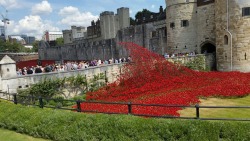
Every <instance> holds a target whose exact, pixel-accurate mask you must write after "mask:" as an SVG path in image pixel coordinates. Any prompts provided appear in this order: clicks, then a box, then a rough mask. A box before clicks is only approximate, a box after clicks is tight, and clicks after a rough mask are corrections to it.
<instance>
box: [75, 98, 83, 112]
mask: <svg viewBox="0 0 250 141" xmlns="http://www.w3.org/2000/svg"><path fill="white" fill-rule="evenodd" d="M76 105H77V112H82V109H81V101H80V100H77V101H76Z"/></svg>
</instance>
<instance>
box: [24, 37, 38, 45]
mask: <svg viewBox="0 0 250 141" xmlns="http://www.w3.org/2000/svg"><path fill="white" fill-rule="evenodd" d="M20 36H21V37H22V38H23V39H24V40H25V42H26V44H28V45H31V44H33V43H34V42H35V40H36V38H35V37H34V36H27V35H20Z"/></svg>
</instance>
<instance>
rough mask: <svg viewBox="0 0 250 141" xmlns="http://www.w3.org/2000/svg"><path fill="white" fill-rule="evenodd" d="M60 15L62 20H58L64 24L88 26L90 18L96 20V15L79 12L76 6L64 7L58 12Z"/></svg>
mask: <svg viewBox="0 0 250 141" xmlns="http://www.w3.org/2000/svg"><path fill="white" fill-rule="evenodd" d="M58 14H59V15H60V16H62V20H61V21H60V22H59V23H60V24H64V25H69V26H71V25H76V26H85V27H87V26H89V25H90V24H91V21H92V20H97V19H98V16H95V15H93V14H92V13H90V12H83V13H81V12H80V11H79V9H78V8H76V7H73V6H68V7H64V8H63V9H61V10H60V11H59V13H58Z"/></svg>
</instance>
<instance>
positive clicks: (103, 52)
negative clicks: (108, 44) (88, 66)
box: [102, 44, 105, 60]
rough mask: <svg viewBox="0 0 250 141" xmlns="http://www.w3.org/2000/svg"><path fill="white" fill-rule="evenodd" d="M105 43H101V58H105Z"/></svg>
mask: <svg viewBox="0 0 250 141" xmlns="http://www.w3.org/2000/svg"><path fill="white" fill-rule="evenodd" d="M104 47H105V45H104V44H103V45H102V54H103V60H105V49H104Z"/></svg>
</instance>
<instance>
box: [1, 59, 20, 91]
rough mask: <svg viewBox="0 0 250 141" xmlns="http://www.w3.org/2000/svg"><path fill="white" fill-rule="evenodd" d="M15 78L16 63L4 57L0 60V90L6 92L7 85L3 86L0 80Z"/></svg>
mask: <svg viewBox="0 0 250 141" xmlns="http://www.w3.org/2000/svg"><path fill="white" fill-rule="evenodd" d="M16 76H17V74H16V62H15V61H14V60H12V59H11V58H10V57H9V56H7V55H5V56H4V57H3V58H2V60H0V90H1V91H8V84H7V85H4V86H3V85H2V84H3V83H2V79H5V78H11V77H16ZM10 85H11V84H10Z"/></svg>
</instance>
